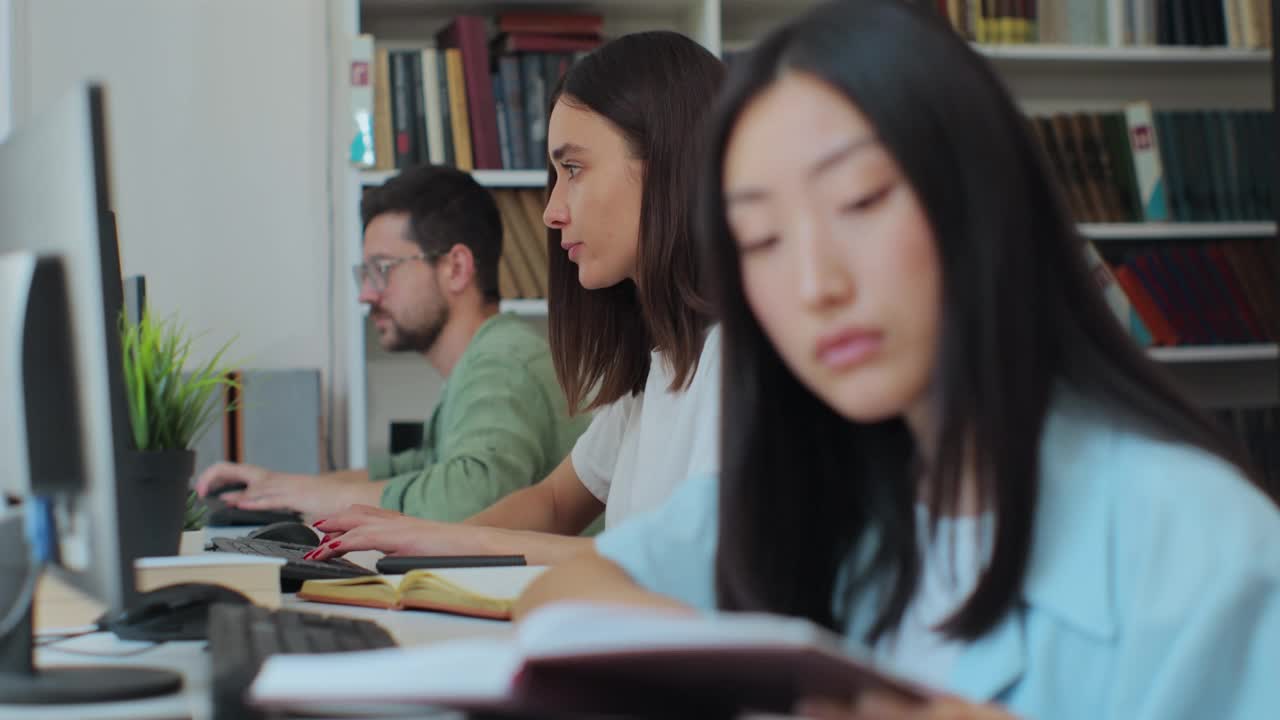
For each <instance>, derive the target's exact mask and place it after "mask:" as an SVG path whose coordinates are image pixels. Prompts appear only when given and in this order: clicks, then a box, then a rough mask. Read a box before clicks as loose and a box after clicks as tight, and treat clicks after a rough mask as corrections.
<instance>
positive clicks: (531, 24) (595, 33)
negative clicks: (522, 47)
mask: <svg viewBox="0 0 1280 720" xmlns="http://www.w3.org/2000/svg"><path fill="white" fill-rule="evenodd" d="M495 24H496V25H497V29H498V32H500V33H538V34H543V35H565V36H570V37H572V36H587V37H597V38H598V37H600V35H601V34H603V33H604V18H603V17H602V16H600V15H597V14H594V13H548V12H505V13H502V14H500V15H498V17H497V21H496V22H495Z"/></svg>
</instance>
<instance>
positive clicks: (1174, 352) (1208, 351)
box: [1150, 343, 1280, 363]
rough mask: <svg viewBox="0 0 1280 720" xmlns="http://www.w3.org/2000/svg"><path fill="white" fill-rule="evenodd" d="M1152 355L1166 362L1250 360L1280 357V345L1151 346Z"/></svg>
mask: <svg viewBox="0 0 1280 720" xmlns="http://www.w3.org/2000/svg"><path fill="white" fill-rule="evenodd" d="M1150 352H1151V357H1153V358H1155V359H1156V360H1159V361H1161V362H1166V363H1206V362H1248V361H1256V360H1275V359H1277V358H1280V345H1277V344H1276V343H1259V344H1254V345H1217V346H1213V345H1203V346H1189V347H1167V348H1151V351H1150Z"/></svg>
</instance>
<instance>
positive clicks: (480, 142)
mask: <svg viewBox="0 0 1280 720" xmlns="http://www.w3.org/2000/svg"><path fill="white" fill-rule="evenodd" d="M486 33H487V31H486V29H485V20H484V18H482V17H480V16H478V15H458V16H457V17H455V18H454V19H453V21H452V22H450V23H449V24H448V25H446V26H445V28H444V29H443V30H441V31H440V32H439V33H438V34H437V35H436V46H437V47H439V48H441V49H445V48H457V49H458V50H459V51H460V52H461V53H462V74H463V76H464V77H465V78H466V86H467V114H468V117H469V119H470V125H471V152H472V155H473V157H474V160H475V167H476V169H479V170H501V169H502V153H501V151H500V150H499V148H498V106H497V103H495V102H494V100H493V80H492V78H491V76H490V74H489V43H488V41H487V40H486Z"/></svg>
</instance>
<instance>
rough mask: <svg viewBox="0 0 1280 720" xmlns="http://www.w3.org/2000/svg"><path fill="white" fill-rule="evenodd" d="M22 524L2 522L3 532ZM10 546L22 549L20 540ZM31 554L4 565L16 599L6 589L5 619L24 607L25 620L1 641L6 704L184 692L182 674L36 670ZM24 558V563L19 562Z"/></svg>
mask: <svg viewBox="0 0 1280 720" xmlns="http://www.w3.org/2000/svg"><path fill="white" fill-rule="evenodd" d="M6 525H8V526H9V528H10V529H12V527H13V526H15V525H18V526H20V525H21V523H18V522H5V521H4V520H3V519H0V529H4V528H3V526H6ZM8 547H22V544H21V543H20V542H19V543H17V544H10V545H8ZM25 556H26V553H23V552H18V553H14V554H13V555H10V556H9V558H8V560H9V562H5V563H3V565H0V588H10V589H12V592H14V593H15V594H16V595H17V596H16V597H9V598H6V597H4V595H7V594H8V593H6V592H5V591H4V590H0V618H2V617H3V616H5V615H8V614H9V610H10V608H13V609H15V610H17V609H18V608H17V607H15V606H16V605H17V604H18V603H23V604H25V606H26V607H24V608H22V609H21V610H20V612H22V614H23V616H22V619H21V621H19V622H18V623H17V625H16V626H15V627H14V628H13V629H12V630H11V631H10V632H9V634H8V635H6V636H5V637H0V705H6V704H12V705H65V704H70V703H89V702H110V701H115V700H134V699H137V698H144V697H152V696H155V695H167V694H169V693H173V692H177V691H178V690H180V689H181V688H182V675H180V674H178V673H176V672H172V671H169V670H156V669H151V668H141V667H132V666H124V665H102V666H96V667H39V668H38V667H36V665H35V636H34V633H33V629H34V624H33V622H32V607H33V605H34V600H35V591H34V588H33V587H31V585H30V582H29V578H28V576H27V573H28V572H29V565H28V564H27V562H26V559H25ZM18 558H22V560H18Z"/></svg>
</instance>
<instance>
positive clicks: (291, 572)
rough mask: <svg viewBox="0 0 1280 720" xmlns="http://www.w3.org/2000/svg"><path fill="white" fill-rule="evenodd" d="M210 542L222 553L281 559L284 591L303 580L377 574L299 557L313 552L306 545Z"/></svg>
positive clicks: (221, 539) (222, 539)
mask: <svg viewBox="0 0 1280 720" xmlns="http://www.w3.org/2000/svg"><path fill="white" fill-rule="evenodd" d="M212 543H213V549H214V550H221V551H223V552H233V553H240V554H241V555H266V556H267V557H278V558H284V559H285V560H286V561H287V562H286V563H285V564H284V567H282V568H280V587H281V589H282V590H283V591H284V592H297V591H298V588H299V587H301V586H302V582H303V581H304V580H334V579H337V578H353V577H364V576H366V575H377V573H376V572H374V571H372V570H370V569H369V568H366V567H361V566H360V565H357V564H355V563H353V562H351V561H350V560H345V559H343V558H332V559H329V560H305V559H303V557H302V556H303V555H306V554H307V553H309V552H311V551H312V550H315V548H313V547H309V546H307V545H295V544H293V543H287V542H280V541H278V540H262V539H259V538H228V537H216V538H213V540H212Z"/></svg>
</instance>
